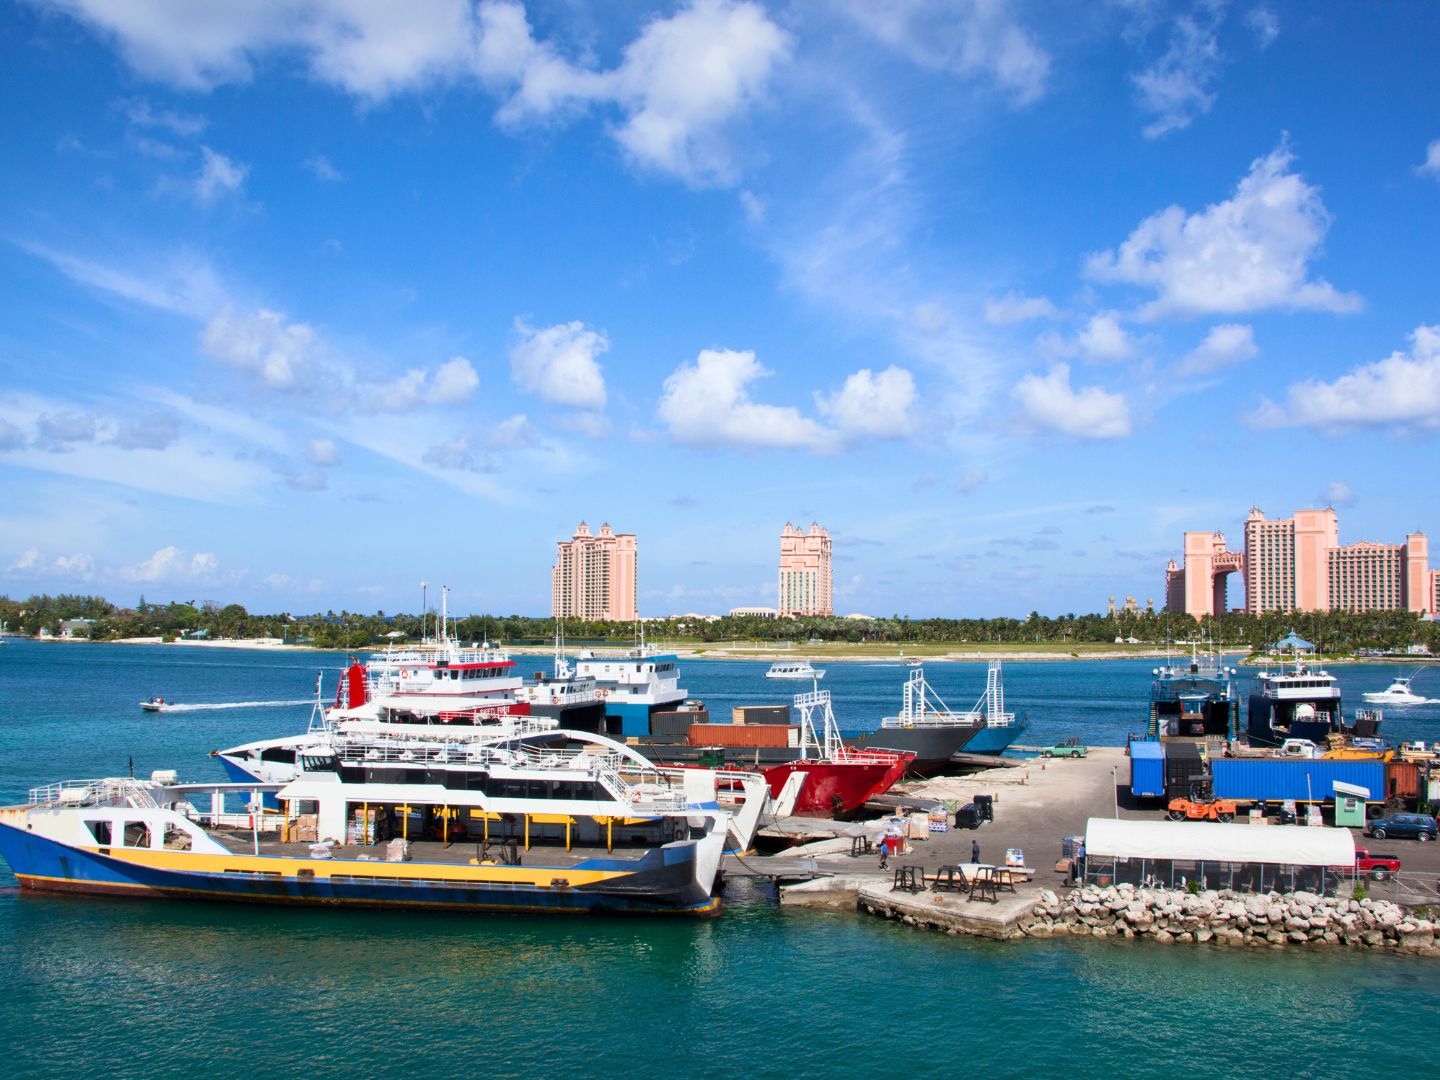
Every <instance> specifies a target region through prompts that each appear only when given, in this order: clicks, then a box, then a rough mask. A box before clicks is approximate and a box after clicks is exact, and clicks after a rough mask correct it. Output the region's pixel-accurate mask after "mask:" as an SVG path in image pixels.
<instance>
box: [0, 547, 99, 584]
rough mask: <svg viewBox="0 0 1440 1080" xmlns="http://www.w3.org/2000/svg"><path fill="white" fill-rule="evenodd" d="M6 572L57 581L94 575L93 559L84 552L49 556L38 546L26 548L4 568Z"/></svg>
mask: <svg viewBox="0 0 1440 1080" xmlns="http://www.w3.org/2000/svg"><path fill="white" fill-rule="evenodd" d="M5 570H6V573H10V574H15V575H17V576H19V577H24V578H44V579H47V580H52V581H54V580H59V581H91V580H93V579H94V577H95V560H94V559H93V558H92V557H91V556H89V555H85V554H81V553H79V552H76V553H75V554H73V555H56V556H55V557H54V558H49V557H47V556H45V555H42V554H41V552H40V549H39V548H35V547H32V548H27V549H26V550H25V551H24V552H23V553H22V554H21V555H20V557H19V558H18V559H16V560H15V561H14V562H13V563H11V564H10V565H9V566H7V567H6V568H5Z"/></svg>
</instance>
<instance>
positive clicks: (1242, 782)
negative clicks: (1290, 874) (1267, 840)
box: [1210, 758, 1385, 802]
mask: <svg viewBox="0 0 1440 1080" xmlns="http://www.w3.org/2000/svg"><path fill="white" fill-rule="evenodd" d="M1210 772H1211V775H1212V776H1214V778H1215V797H1216V798H1219V799H1241V800H1245V801H1255V802H1281V801H1283V800H1285V799H1293V800H1294V801H1296V802H1329V801H1330V800H1332V799H1334V798H1335V789H1334V788H1333V787H1332V786H1331V785H1332V784H1333V783H1334V782H1335V781H1336V780H1339V781H1340V782H1341V783H1345V784H1355V785H1356V786H1357V787H1362V788H1365V789H1366V790H1367V791H1369V792H1370V801H1372V802H1383V801H1384V800H1385V765H1384V763H1383V762H1379V761H1326V760H1323V759H1321V760H1315V761H1306V760H1303V759H1302V760H1293V759H1287V760H1280V759H1273V758H1266V759H1258V760H1253V761H1250V760H1244V759H1231V758H1219V759H1217V760H1215V761H1212V762H1211V763H1210Z"/></svg>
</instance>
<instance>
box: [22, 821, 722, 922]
mask: <svg viewBox="0 0 1440 1080" xmlns="http://www.w3.org/2000/svg"><path fill="white" fill-rule="evenodd" d="M102 850H103V849H87V848H80V847H75V846H72V845H69V844H62V843H60V842H58V841H54V840H50V839H47V838H45V837H42V836H39V835H36V834H34V833H32V832H28V831H23V830H21V829H18V828H16V827H14V826H12V825H8V824H0V855H3V857H4V858H5V861H6V862H7V863H9V864H10V868H11V869H12V871H14V873H15V876H16V878H17V879H18V880H19V882H20V885H21V887H22V888H24V889H27V890H30V891H33V892H55V893H83V894H91V895H101V896H136V897H149V898H162V899H184V900H215V901H230V902H242V903H261V904H284V905H306V906H315V905H320V906H327V907H368V908H399V909H423V910H437V909H445V908H449V909H453V910H456V911H470V912H477V911H484V912H547V913H565V914H600V913H617V914H622V913H634V914H651V915H653V914H680V915H715V914H718V913H719V911H720V907H721V905H720V901H719V899H718V898H716V897H713V896H711V895H710V894H709V892H708V891H706V890H703V889H701V888H700V886H699V885H698V883H697V882H696V874H695V861H696V853H697V849H696V845H695V844H694V843H685V844H680V845H675V846H673V847H665V848H658V849H656V850H655V851H652V852H649V853H647V854H646V855H645V856H643V857H642V858H641V859H638V860H634V861H623V860H611V859H591V860H586V861H584V862H581V863H577V864H575V865H573V866H549V867H547V866H530V867H497V868H494V870H493V873H495V874H496V875H499V876H504V877H507V878H509V879H510V880H507V881H479V880H473V878H474V876H476V875H478V874H480V873H484V872H486V871H487V870H489V869H490V868H471V867H464V868H457V867H456V866H454V865H451V864H436V863H429V864H426V863H401V864H392V863H384V862H359V861H354V860H295V859H281V858H273V857H268V856H254V855H234V856H193V855H190V853H188V852H150V851H148V850H146V851H136V852H133V853H129V852H127V853H126V856H116V855H114V854H104V853H102ZM187 856H188V857H189V858H188V859H187ZM196 859H204V860H206V861H208V862H211V863H213V862H215V861H217V860H218V861H220V862H224V863H226V864H231V863H233V864H234V869H230V868H229V867H228V866H227V867H226V868H223V869H219V870H218V871H217V870H213V869H205V870H200V869H187V868H185V867H184V863H185V862H187V861H195V860H196ZM136 860H141V861H136ZM306 861H308V862H309V864H310V866H311V867H314V868H316V869H315V870H312V871H311V872H312V873H314V874H315V876H314V877H302V876H300V870H297V864H299V863H302V862H306ZM157 864H158V865H157ZM177 864H178V865H177ZM272 867H274V868H276V869H272ZM300 869H302V870H303V869H308V867H302V868H300ZM457 870H460V871H462V872H463V873H464V874H465V876H466V877H470V878H472V880H463V879H461V878H458V877H457V878H454V879H452V880H445V878H446V876H448V875H453V874H455V873H456V871H457ZM422 874H424V875H432V876H421V875H422ZM387 878H388V879H389V880H386V879H387ZM572 879H580V880H586V879H590V880H588V881H587V882H586V883H585V884H580V885H573V884H568V882H570V881H571V880H572ZM562 881H564V882H567V884H563V885H562V884H559V883H560V882H562Z"/></svg>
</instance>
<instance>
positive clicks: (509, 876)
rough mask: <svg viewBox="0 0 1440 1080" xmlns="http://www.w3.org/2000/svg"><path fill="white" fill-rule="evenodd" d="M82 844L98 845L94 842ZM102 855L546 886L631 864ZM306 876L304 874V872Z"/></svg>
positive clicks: (193, 865) (320, 876)
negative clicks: (592, 866) (583, 866)
mask: <svg viewBox="0 0 1440 1080" xmlns="http://www.w3.org/2000/svg"><path fill="white" fill-rule="evenodd" d="M86 850H91V851H97V852H98V851H99V849H98V848H87V849H86ZM108 856H109V857H110V858H112V859H115V860H116V861H118V862H125V863H130V864H132V865H134V866H143V867H147V868H150V869H155V870H175V871H180V872H182V873H198V874H223V873H225V872H226V871H239V872H241V873H246V874H267V875H268V874H278V875H279V876H280V877H282V878H296V879H298V878H299V876H300V871H301V870H308V871H310V872H311V873H313V874H314V875H315V877H314V880H316V881H323V880H325V879H327V878H332V877H336V876H337V875H338V876H341V877H364V878H372V879H375V880H376V881H379V882H382V883H383V882H385V881H396V882H404V881H414V880H423V881H444V882H453V883H455V884H461V885H535V886H547V887H548V886H549V885H550V883H551V881H553V880H554V879H555V878H557V877H563V878H565V879H566V880H567V881H568V882H569V883H570V884H571V885H572V886H585V885H596V884H599V883H601V882H605V881H613V880H615V879H616V878H623V877H627V876H629V875H630V874H632V873H634V872H635V871H634V870H628V869H622V870H577V869H573V868H570V867H563V866H502V865H497V866H464V865H460V864H458V863H428V862H421V863H415V862H408V863H392V862H382V861H378V860H377V861H375V862H369V861H362V860H358V859H300V858H291V857H288V856H279V855H210V854H207V853H205V852H195V851H154V850H151V849H148V848H111V849H110V850H109V852H108ZM637 869H638V867H637ZM306 879H307V880H308V879H309V875H307V878H306Z"/></svg>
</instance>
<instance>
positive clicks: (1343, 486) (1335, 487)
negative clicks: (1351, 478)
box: [1317, 480, 1355, 506]
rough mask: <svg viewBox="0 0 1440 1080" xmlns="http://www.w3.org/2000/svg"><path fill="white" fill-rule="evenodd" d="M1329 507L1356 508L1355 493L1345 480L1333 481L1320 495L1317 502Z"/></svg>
mask: <svg viewBox="0 0 1440 1080" xmlns="http://www.w3.org/2000/svg"><path fill="white" fill-rule="evenodd" d="M1317 501H1318V502H1322V503H1324V504H1325V505H1327V506H1354V505H1355V492H1353V491H1351V490H1350V485H1349V484H1347V483H1345V481H1343V480H1331V481H1330V483H1328V484H1326V485H1325V490H1324V491H1322V492H1321V493H1320V498H1319V499H1318V500H1317Z"/></svg>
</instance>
